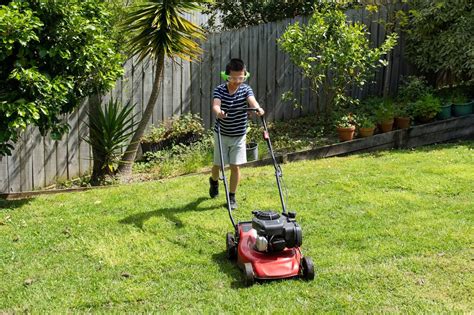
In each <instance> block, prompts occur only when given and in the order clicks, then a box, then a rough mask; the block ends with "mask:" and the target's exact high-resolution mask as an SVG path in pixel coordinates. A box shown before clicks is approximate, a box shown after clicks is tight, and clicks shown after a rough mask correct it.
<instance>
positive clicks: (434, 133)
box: [245, 115, 474, 166]
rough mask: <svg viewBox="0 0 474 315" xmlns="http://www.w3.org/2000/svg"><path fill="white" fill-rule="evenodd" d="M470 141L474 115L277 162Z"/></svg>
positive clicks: (297, 154)
mask: <svg viewBox="0 0 474 315" xmlns="http://www.w3.org/2000/svg"><path fill="white" fill-rule="evenodd" d="M469 138H471V139H472V138H474V115H469V116H463V117H455V118H451V119H447V120H442V121H436V122H433V123H429V124H424V125H419V126H413V127H411V128H407V129H400V130H395V131H391V132H387V133H381V134H377V135H374V136H372V137H368V138H360V139H355V140H352V141H347V142H341V143H336V144H331V145H326V146H323V147H319V148H315V149H311V150H305V151H300V152H294V153H288V154H283V155H279V156H277V159H278V160H279V162H280V163H281V162H287V161H288V162H291V161H299V160H307V159H316V158H327V157H332V156H341V155H348V154H353V153H362V152H372V151H378V150H387V149H410V148H415V147H419V146H423V145H428V144H434V143H441V142H446V141H451V140H457V139H469ZM269 163H271V159H263V160H259V161H254V162H250V163H247V164H246V165H245V166H257V165H265V164H269Z"/></svg>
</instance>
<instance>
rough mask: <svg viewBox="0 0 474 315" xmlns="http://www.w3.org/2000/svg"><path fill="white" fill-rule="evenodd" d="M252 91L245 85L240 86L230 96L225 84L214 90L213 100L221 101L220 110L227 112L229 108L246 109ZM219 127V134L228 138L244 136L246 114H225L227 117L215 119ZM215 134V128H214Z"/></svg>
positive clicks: (237, 112)
mask: <svg viewBox="0 0 474 315" xmlns="http://www.w3.org/2000/svg"><path fill="white" fill-rule="evenodd" d="M253 95H254V94H253V91H252V88H251V87H250V86H248V85H247V84H241V85H240V86H239V87H238V88H237V91H235V93H234V94H232V95H230V94H229V90H228V88H227V84H226V83H224V84H221V85H218V86H217V87H216V88H215V89H214V95H213V98H217V99H220V100H221V109H222V110H223V111H225V112H227V111H228V110H229V109H231V108H247V107H248V104H247V98H248V97H250V96H253ZM217 120H218V121H219V123H220V125H221V134H223V135H224V136H229V137H239V136H244V135H245V134H246V132H247V112H246V111H236V112H232V111H229V112H227V117H226V118H224V119H219V118H218V119H217ZM214 131H215V132H217V126H216V125H215V126H214Z"/></svg>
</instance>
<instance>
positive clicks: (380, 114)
mask: <svg viewBox="0 0 474 315" xmlns="http://www.w3.org/2000/svg"><path fill="white" fill-rule="evenodd" d="M375 117H376V120H377V122H379V123H382V122H385V121H390V120H392V119H393V118H394V117H395V106H394V104H393V101H392V100H391V99H383V100H382V101H381V102H379V103H378V104H377V105H376V107H375Z"/></svg>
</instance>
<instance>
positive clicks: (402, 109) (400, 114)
mask: <svg viewBox="0 0 474 315" xmlns="http://www.w3.org/2000/svg"><path fill="white" fill-rule="evenodd" d="M394 124H395V127H396V128H399V129H406V128H410V124H411V117H410V113H409V111H408V103H406V102H398V103H397V104H396V105H395V122H394Z"/></svg>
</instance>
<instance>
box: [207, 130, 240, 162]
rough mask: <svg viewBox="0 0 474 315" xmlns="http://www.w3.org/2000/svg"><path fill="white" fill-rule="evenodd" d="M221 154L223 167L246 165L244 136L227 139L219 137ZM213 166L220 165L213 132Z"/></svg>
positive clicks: (217, 145) (216, 141) (215, 137)
mask: <svg viewBox="0 0 474 315" xmlns="http://www.w3.org/2000/svg"><path fill="white" fill-rule="evenodd" d="M221 140H222V153H223V156H224V165H227V164H232V165H240V164H244V163H247V149H246V145H245V135H244V136H237V137H229V136H224V135H221ZM214 165H221V158H220V155H219V142H218V139H217V132H214Z"/></svg>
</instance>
